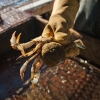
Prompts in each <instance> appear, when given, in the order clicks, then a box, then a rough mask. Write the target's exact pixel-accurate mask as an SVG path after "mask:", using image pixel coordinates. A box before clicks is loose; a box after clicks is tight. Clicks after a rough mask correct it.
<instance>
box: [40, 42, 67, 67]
mask: <svg viewBox="0 0 100 100" xmlns="http://www.w3.org/2000/svg"><path fill="white" fill-rule="evenodd" d="M41 55H42V58H43V61H44V63H45V64H46V65H48V66H49V67H53V66H55V65H57V64H58V63H59V62H60V61H64V60H65V58H66V57H65V51H64V49H63V48H62V45H61V44H59V43H56V42H50V43H47V44H45V45H44V46H43V47H42V53H41Z"/></svg>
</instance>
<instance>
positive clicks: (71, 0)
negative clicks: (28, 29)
mask: <svg viewBox="0 0 100 100" xmlns="http://www.w3.org/2000/svg"><path fill="white" fill-rule="evenodd" d="M78 7H79V3H78V1H77V0H55V2H54V7H53V11H52V14H51V16H50V19H49V22H48V24H47V25H46V27H45V28H44V31H43V33H42V37H46V38H49V37H50V36H51V37H53V39H54V41H55V42H57V43H59V44H61V45H63V46H64V45H67V46H65V47H64V49H65V57H64V55H63V57H62V56H61V55H62V54H60V57H58V56H57V54H56V55H55V51H56V48H55V51H54V53H53V52H52V53H51V54H49V53H48V52H49V51H50V50H52V49H53V47H52V49H51V48H49V50H47V51H46V52H43V54H42V56H43V58H44V61H45V63H46V64H47V65H49V66H51V65H52V63H53V62H54V61H55V63H56V60H57V61H58V59H59V58H60V59H61V58H66V57H73V56H77V55H79V53H80V48H83V49H84V47H85V46H84V44H83V43H82V41H81V40H78V41H74V40H77V39H79V38H81V35H80V34H79V33H78V32H76V31H75V30H73V29H71V28H72V27H73V22H74V18H75V16H76V13H77V11H78ZM48 45H49V46H50V47H51V46H52V45H50V43H49V44H48ZM53 45H55V44H54V43H53ZM44 48H45V49H44V51H45V50H46V49H48V46H47V45H46V47H44ZM57 49H58V48H57ZM42 51H43V49H42ZM61 52H63V51H60V53H61ZM63 53H64V52H63ZM58 55H59V54H58ZM57 58H58V59H57ZM47 59H50V61H48V60H47ZM61 60H64V59H61ZM52 66H53V65H52Z"/></svg>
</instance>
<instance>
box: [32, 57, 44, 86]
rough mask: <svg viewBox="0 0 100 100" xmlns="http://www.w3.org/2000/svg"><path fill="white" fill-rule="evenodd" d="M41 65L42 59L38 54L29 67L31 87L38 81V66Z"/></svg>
mask: <svg viewBox="0 0 100 100" xmlns="http://www.w3.org/2000/svg"><path fill="white" fill-rule="evenodd" d="M42 65H43V60H42V59H40V56H39V57H37V58H36V59H35V61H34V63H33V65H32V68H31V82H32V88H34V84H36V83H37V82H38V79H39V77H40V67H41V66H42Z"/></svg>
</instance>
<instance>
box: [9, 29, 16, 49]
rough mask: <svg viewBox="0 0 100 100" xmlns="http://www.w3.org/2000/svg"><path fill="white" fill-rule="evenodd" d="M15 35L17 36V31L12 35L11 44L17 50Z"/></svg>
mask: <svg viewBox="0 0 100 100" xmlns="http://www.w3.org/2000/svg"><path fill="white" fill-rule="evenodd" d="M15 34H16V31H15V32H14V33H13V34H12V37H11V39H10V43H11V46H12V48H13V49H16V48H17V46H16V37H15Z"/></svg>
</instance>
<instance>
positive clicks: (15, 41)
mask: <svg viewBox="0 0 100 100" xmlns="http://www.w3.org/2000/svg"><path fill="white" fill-rule="evenodd" d="M15 34H16V31H15V32H14V33H13V34H12V37H11V39H10V43H11V46H12V48H13V49H18V50H20V51H21V53H22V55H23V56H24V57H25V56H27V55H31V54H33V53H34V51H36V49H35V50H33V51H32V52H29V53H25V51H24V50H25V49H28V48H29V47H31V46H32V45H33V44H37V43H45V42H48V41H51V40H52V37H49V38H44V37H42V36H39V37H37V38H35V39H32V40H31V41H29V42H27V43H22V44H19V40H20V36H21V33H20V34H19V35H18V37H17V39H16V37H15ZM38 46H40V44H39V45H38ZM38 46H37V47H38Z"/></svg>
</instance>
